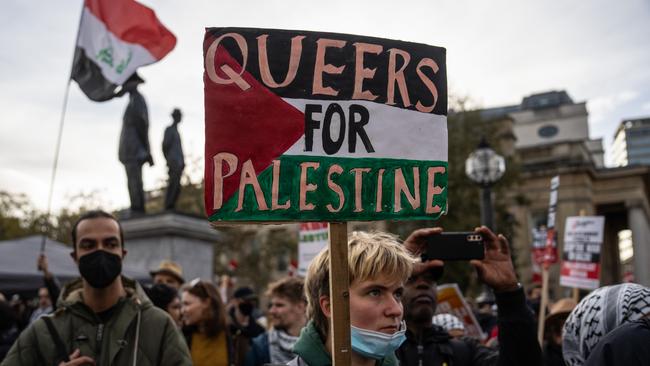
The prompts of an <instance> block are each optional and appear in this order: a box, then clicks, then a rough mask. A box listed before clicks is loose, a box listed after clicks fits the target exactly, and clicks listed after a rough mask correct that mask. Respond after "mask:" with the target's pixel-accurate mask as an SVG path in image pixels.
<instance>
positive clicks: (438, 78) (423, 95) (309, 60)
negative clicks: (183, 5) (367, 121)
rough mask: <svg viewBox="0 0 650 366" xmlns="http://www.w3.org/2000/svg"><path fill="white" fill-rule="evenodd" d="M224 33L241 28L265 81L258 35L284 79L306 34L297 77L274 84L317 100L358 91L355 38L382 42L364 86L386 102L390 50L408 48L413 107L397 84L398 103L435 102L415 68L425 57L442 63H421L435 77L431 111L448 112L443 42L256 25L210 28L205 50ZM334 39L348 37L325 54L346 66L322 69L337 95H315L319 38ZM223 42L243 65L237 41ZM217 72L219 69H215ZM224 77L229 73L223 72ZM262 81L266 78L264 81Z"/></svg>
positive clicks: (283, 92)
mask: <svg viewBox="0 0 650 366" xmlns="http://www.w3.org/2000/svg"><path fill="white" fill-rule="evenodd" d="M226 33H238V34H240V35H242V36H243V37H244V38H245V40H246V44H247V47H248V54H247V60H246V71H248V72H249V73H250V74H251V75H252V76H253V77H255V78H256V79H257V80H258V81H260V82H261V83H263V81H262V78H261V75H260V68H259V58H258V56H259V55H258V40H257V37H258V36H260V35H263V34H267V35H268V38H267V56H268V60H269V69H270V72H271V75H272V76H273V79H274V80H275V81H276V82H281V81H283V80H284V79H285V77H286V76H287V70H288V67H289V55H290V51H291V39H292V38H293V37H295V36H305V38H304V39H303V40H302V53H301V59H300V64H299V66H298V72H297V75H296V78H295V80H293V81H292V82H291V83H290V84H289V85H288V86H286V87H278V88H271V87H269V86H268V85H267V87H269V90H271V91H273V92H274V93H276V94H277V95H278V96H280V97H284V98H300V99H319V100H350V99H352V94H353V90H354V78H355V75H354V74H355V52H356V47H355V46H354V43H356V42H361V43H369V44H374V45H381V46H382V51H381V53H380V54H378V55H376V54H372V53H366V54H364V60H363V63H364V65H363V67H364V68H366V69H373V68H376V71H375V75H374V77H373V78H372V79H364V81H363V88H362V90H364V91H369V92H371V93H372V94H374V95H377V96H378V97H377V98H376V99H375V100H374V102H376V103H382V104H385V103H386V101H387V87H388V66H389V53H388V50H389V49H392V48H396V49H399V50H403V51H406V52H408V53H409V54H410V57H411V59H410V62H409V64H408V65H407V66H406V69H405V70H404V78H405V81H406V85H407V89H408V96H409V99H410V106H405V105H404V99H403V98H402V96H401V94H400V91H399V88H398V86H397V84H396V85H395V97H394V102H395V104H394V106H396V107H400V108H406V109H411V110H417V109H416V107H415V104H416V103H417V102H418V101H419V102H420V103H421V104H422V105H424V106H430V105H432V104H433V100H434V98H433V96H432V93H431V91H430V90H429V88H428V87H427V86H426V85H425V84H424V83H423V81H422V78H421V77H420V76H419V75H418V73H417V70H416V69H417V65H418V63H419V62H420V61H421V60H422V59H423V58H429V59H432V60H433V61H434V62H435V63H436V64H437V65H438V68H439V70H438V72H435V73H434V71H433V70H432V69H431V68H429V67H426V66H425V67H421V68H420V70H421V72H422V73H423V74H424V75H426V78H428V79H430V80H431V81H433V83H434V85H435V88H436V90H437V93H438V98H437V100H436V105H435V107H434V109H433V111H432V112H431V113H434V114H439V115H447V68H446V50H445V49H444V48H442V47H434V46H429V45H425V44H420V43H412V42H403V41H395V40H390V39H382V38H375V37H364V36H356V35H349V34H340V33H324V32H308V31H293V30H277V29H257V28H208V29H207V30H206V36H205V41H204V49H205V50H206V51H207V49H208V47H209V46H210V45H211V44H212V42H213V41H214V40H215V39H217V38H218V37H220V36H221V35H223V34H226ZM323 38H326V39H333V40H341V41H345V46H344V47H342V48H327V50H326V53H325V63H326V64H331V65H334V66H342V65H346V67H345V69H344V70H343V72H342V73H341V74H323V86H325V87H331V88H334V89H335V90H338V95H336V96H331V95H322V94H316V95H314V94H312V89H313V80H314V67H315V62H316V49H317V43H316V42H317V41H318V40H319V39H323ZM220 45H223V47H225V49H226V50H227V51H228V52H229V53H230V55H231V56H232V57H234V58H235V59H236V60H237V61H238V62H239V63H240V64H242V63H243V55H242V52H241V50H240V48H239V47H238V45H237V43H236V42H235V41H234V40H233V39H232V38H230V37H226V38H224V39H223V40H222V41H221V43H220ZM403 64H404V61H403V59H402V57H400V56H397V57H396V67H395V69H396V70H399V69H401V67H402V65H403ZM217 72H218V73H220V71H219V70H218V68H217ZM223 77H224V78H225V75H223ZM263 84H264V83H263Z"/></svg>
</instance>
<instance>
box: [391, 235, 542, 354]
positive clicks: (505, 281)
mask: <svg viewBox="0 0 650 366" xmlns="http://www.w3.org/2000/svg"><path fill="white" fill-rule="evenodd" d="M441 232H442V229H441V228H432V229H420V230H416V231H414V232H413V233H412V234H411V235H410V236H409V237H408V238H407V239H406V241H404V245H405V247H406V248H407V249H408V250H409V251H410V252H411V253H412V254H415V255H416V256H420V255H421V254H422V253H423V252H424V250H425V248H426V242H427V240H426V239H427V237H428V236H431V235H439V234H440V233H441ZM475 232H476V233H479V234H481V235H482V236H483V242H484V245H485V258H484V259H483V260H480V261H479V260H473V261H471V262H470V263H471V264H472V265H473V266H474V267H475V268H476V271H477V273H478V275H479V279H480V280H481V281H482V282H483V283H485V284H487V285H488V286H490V287H491V288H492V289H493V290H494V293H495V297H496V303H497V305H498V316H497V325H498V326H499V350H495V349H491V348H487V347H485V346H482V345H480V344H479V343H478V341H477V340H474V339H470V338H461V339H458V340H456V339H452V338H451V336H449V334H448V333H447V332H446V331H445V330H443V329H442V328H441V327H438V326H436V325H433V324H432V317H433V315H434V314H435V311H436V298H437V291H436V285H437V281H438V279H439V278H440V275H441V274H442V272H441V269H442V265H443V263H442V261H440V260H431V261H427V262H423V263H418V264H417V265H416V266H415V267H414V268H413V273H412V274H411V277H410V278H409V279H408V281H407V282H406V285H405V286H404V295H403V297H402V302H403V304H404V319H405V320H406V328H407V331H406V342H404V343H402V345H401V346H400V348H399V349H398V350H397V352H396V355H397V357H398V358H399V360H400V365H402V366H441V365H454V366H488V365H489V366H493V365H494V366H496V365H499V366H519V365H526V366H537V365H541V363H542V356H541V349H540V347H539V344H538V343H537V338H536V334H535V322H534V319H533V315H532V312H531V311H530V309H528V307H527V306H526V299H525V296H524V291H523V289H522V288H521V285H519V284H518V283H517V276H516V274H515V271H514V267H513V265H512V260H511V258H510V248H509V246H508V240H507V239H506V238H505V237H504V236H503V235H500V234H499V235H495V234H494V233H493V232H492V231H491V230H490V229H488V228H487V227H485V226H482V227H480V228H477V229H476V230H475Z"/></svg>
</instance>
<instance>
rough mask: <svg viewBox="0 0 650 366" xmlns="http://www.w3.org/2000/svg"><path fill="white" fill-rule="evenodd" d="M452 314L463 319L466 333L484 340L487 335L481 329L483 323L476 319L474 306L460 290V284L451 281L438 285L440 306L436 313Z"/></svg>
mask: <svg viewBox="0 0 650 366" xmlns="http://www.w3.org/2000/svg"><path fill="white" fill-rule="evenodd" d="M447 313H448V314H452V315H455V316H456V317H457V318H458V319H460V320H462V321H463V324H464V325H465V335H466V336H468V337H473V338H476V339H480V340H483V339H485V338H486V335H485V334H484V333H483V331H482V330H481V325H480V324H479V323H478V321H477V320H476V317H475V316H474V313H473V312H472V308H470V307H469V304H467V301H465V298H464V297H463V294H462V293H461V292H460V289H459V288H458V285H457V284H455V283H449V284H444V285H440V286H438V306H437V307H436V314H447Z"/></svg>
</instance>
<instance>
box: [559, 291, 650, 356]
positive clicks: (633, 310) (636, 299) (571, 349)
mask: <svg viewBox="0 0 650 366" xmlns="http://www.w3.org/2000/svg"><path fill="white" fill-rule="evenodd" d="M647 314H650V288H647V287H643V286H641V285H638V284H634V283H626V284H621V285H615V286H605V287H601V288H599V289H597V290H595V291H593V292H592V293H590V294H589V295H587V296H586V297H585V298H584V299H582V301H580V303H579V304H578V306H576V307H575V309H573V311H572V312H571V314H569V317H568V318H567V320H566V323H564V331H563V341H562V353H563V355H564V361H565V362H566V364H567V365H569V366H580V365H582V364H583V363H584V362H585V360H586V359H587V357H588V356H589V352H591V350H592V349H593V348H594V346H596V344H597V343H598V341H599V340H600V339H601V338H602V337H603V336H605V335H606V334H607V333H609V332H611V331H612V330H614V328H616V327H618V326H619V325H621V324H623V323H627V322H630V321H633V320H637V319H641V318H643V317H644V316H645V315H647Z"/></svg>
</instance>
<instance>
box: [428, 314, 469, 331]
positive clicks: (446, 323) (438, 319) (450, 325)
mask: <svg viewBox="0 0 650 366" xmlns="http://www.w3.org/2000/svg"><path fill="white" fill-rule="evenodd" d="M432 322H433V324H435V325H439V326H441V327H443V328H444V329H445V330H446V331H450V330H452V329H462V330H465V325H464V324H463V322H462V321H461V320H460V319H458V317H456V316H455V315H451V314H438V315H434V316H433V319H432Z"/></svg>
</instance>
